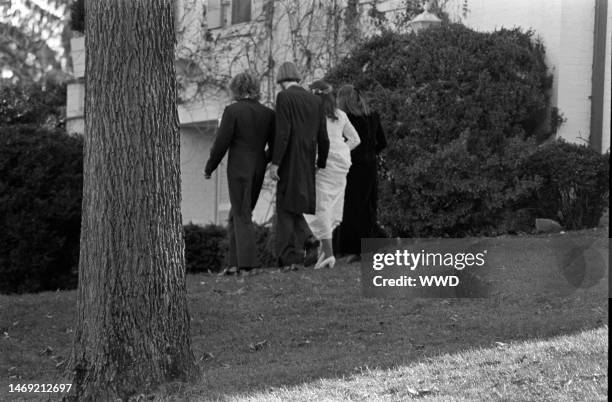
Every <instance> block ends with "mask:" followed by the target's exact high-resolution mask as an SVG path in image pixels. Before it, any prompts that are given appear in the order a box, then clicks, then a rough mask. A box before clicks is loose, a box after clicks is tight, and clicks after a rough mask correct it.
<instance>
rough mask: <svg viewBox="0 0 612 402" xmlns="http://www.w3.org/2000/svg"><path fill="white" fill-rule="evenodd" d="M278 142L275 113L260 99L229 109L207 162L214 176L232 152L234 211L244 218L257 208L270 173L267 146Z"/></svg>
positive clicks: (229, 166)
mask: <svg viewBox="0 0 612 402" xmlns="http://www.w3.org/2000/svg"><path fill="white" fill-rule="evenodd" d="M273 139H274V111H272V109H270V108H268V107H266V106H264V105H262V104H261V103H259V102H258V101H256V100H250V99H242V100H239V101H237V102H236V103H233V104H231V105H229V106H228V107H226V108H225V110H224V111H223V117H222V118H221V124H220V125H219V129H218V130H217V137H216V138H215V142H214V144H213V146H212V148H211V151H210V158H209V159H208V162H207V163H206V168H205V169H204V171H205V173H207V174H211V173H212V172H213V171H214V170H215V169H216V168H217V166H218V165H219V163H220V162H221V160H222V159H223V157H224V155H225V153H226V152H227V151H228V149H229V155H228V158H227V180H228V186H229V196H230V202H231V204H232V209H234V210H235V212H236V213H238V214H240V215H245V214H250V213H251V212H252V209H253V208H255V204H256V202H257V198H258V197H259V192H260V191H261V186H262V184H263V180H264V177H265V172H266V164H267V162H268V160H267V159H268V158H267V157H266V152H265V149H266V144H267V145H268V146H271V145H272V143H273Z"/></svg>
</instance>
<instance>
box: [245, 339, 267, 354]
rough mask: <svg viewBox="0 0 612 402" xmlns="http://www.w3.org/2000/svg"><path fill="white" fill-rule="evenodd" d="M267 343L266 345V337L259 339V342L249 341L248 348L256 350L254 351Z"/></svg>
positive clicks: (252, 350)
mask: <svg viewBox="0 0 612 402" xmlns="http://www.w3.org/2000/svg"><path fill="white" fill-rule="evenodd" d="M267 345H268V340H267V339H264V340H263V341H260V342H255V343H251V344H249V350H250V351H251V352H256V351H258V350H261V349H263V348H264V347H265V346H267Z"/></svg>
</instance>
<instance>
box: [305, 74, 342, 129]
mask: <svg viewBox="0 0 612 402" xmlns="http://www.w3.org/2000/svg"><path fill="white" fill-rule="evenodd" d="M310 89H311V90H312V92H313V93H314V94H315V95H318V96H319V97H320V98H321V100H322V101H323V111H324V112H325V117H327V118H329V119H331V120H334V121H335V120H338V116H336V98H334V94H333V93H332V90H333V88H332V86H331V85H329V84H328V83H327V82H325V81H323V80H318V81H315V82H313V83H312V84H310Z"/></svg>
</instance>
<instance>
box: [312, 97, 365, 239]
mask: <svg viewBox="0 0 612 402" xmlns="http://www.w3.org/2000/svg"><path fill="white" fill-rule="evenodd" d="M336 116H337V117H338V119H337V120H332V119H330V118H329V117H328V118H327V135H328V137H329V154H328V156H327V165H326V167H325V169H319V170H317V175H316V181H315V183H316V184H315V185H316V200H317V205H316V211H315V214H314V215H309V214H304V218H305V219H306V222H308V226H309V227H310V230H312V234H313V235H315V236H316V237H317V238H318V239H331V238H332V231H333V230H334V228H336V226H338V225H339V224H340V222H342V212H343V209H344V190H345V188H346V175H347V173H348V171H349V168H350V167H351V150H353V149H354V148H355V147H356V146H357V145H359V143H360V142H361V140H360V139H359V134H357V131H356V130H355V128H354V127H353V125H352V124H351V122H350V121H349V119H348V117H347V116H346V113H344V112H343V111H342V110H340V109H336Z"/></svg>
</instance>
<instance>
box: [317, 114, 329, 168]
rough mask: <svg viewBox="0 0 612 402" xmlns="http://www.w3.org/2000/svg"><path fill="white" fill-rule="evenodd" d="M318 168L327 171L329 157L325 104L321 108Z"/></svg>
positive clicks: (318, 135) (318, 136)
mask: <svg viewBox="0 0 612 402" xmlns="http://www.w3.org/2000/svg"><path fill="white" fill-rule="evenodd" d="M317 145H318V146H317V152H318V155H317V167H318V168H319V169H325V166H327V155H328V154H329V136H328V135H327V118H326V117H325V112H324V111H323V104H322V103H321V104H320V106H319V131H318V133H317Z"/></svg>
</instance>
